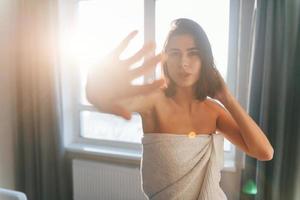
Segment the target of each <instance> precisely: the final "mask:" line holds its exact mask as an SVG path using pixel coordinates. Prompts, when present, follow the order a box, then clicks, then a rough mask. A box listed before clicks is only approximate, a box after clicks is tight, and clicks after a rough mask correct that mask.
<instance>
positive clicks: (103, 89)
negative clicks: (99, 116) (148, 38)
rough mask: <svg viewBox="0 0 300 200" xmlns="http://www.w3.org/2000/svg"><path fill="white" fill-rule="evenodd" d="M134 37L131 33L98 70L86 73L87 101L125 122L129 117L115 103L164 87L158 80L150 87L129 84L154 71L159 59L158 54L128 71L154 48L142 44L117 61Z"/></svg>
mask: <svg viewBox="0 0 300 200" xmlns="http://www.w3.org/2000/svg"><path fill="white" fill-rule="evenodd" d="M136 34H137V32H136V31H134V32H131V33H130V34H129V35H128V36H127V37H126V38H125V39H124V40H123V41H122V42H121V43H120V45H119V46H118V47H117V48H116V49H115V50H114V51H113V52H111V53H110V54H109V55H108V56H107V57H106V58H105V59H104V60H103V62H102V63H101V64H100V65H99V66H97V67H95V68H94V69H93V70H91V71H90V73H89V75H88V80H87V86H86V92H87V98H88V100H89V101H90V102H91V103H92V104H93V105H95V106H96V107H97V108H98V109H99V110H100V111H103V112H108V113H112V114H116V115H119V116H122V117H124V118H126V119H130V117H131V114H130V112H129V111H128V110H126V109H125V108H124V107H122V106H121V105H119V104H118V103H117V102H118V101H119V100H121V99H123V98H128V97H133V96H136V95H141V94H147V93H149V92H152V91H153V90H156V89H158V88H159V87H162V86H163V84H164V80H162V79H161V80H157V81H154V82H153V83H151V84H144V85H132V84H131V81H132V80H134V79H135V78H137V77H139V76H142V75H145V74H146V73H148V72H150V71H151V70H154V68H155V66H156V64H157V63H159V62H160V61H161V60H162V58H163V57H162V55H161V54H158V55H155V56H152V57H151V58H149V59H148V60H147V61H145V62H144V63H143V64H142V65H141V66H140V67H137V68H135V69H130V67H131V66H132V65H133V64H134V63H136V62H138V61H139V60H141V59H142V58H143V57H145V56H146V55H147V53H149V52H151V51H152V50H153V48H154V45H153V44H151V43H149V44H146V45H144V47H143V48H141V49H140V50H139V51H138V52H136V53H135V54H134V55H133V56H132V57H130V58H128V59H125V60H121V59H120V58H119V57H120V54H121V53H122V52H123V51H124V50H125V48H126V47H127V46H128V44H129V42H130V40H131V39H132V38H133V37H134V36H135V35H136Z"/></svg>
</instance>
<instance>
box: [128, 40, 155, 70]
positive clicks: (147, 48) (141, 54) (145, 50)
mask: <svg viewBox="0 0 300 200" xmlns="http://www.w3.org/2000/svg"><path fill="white" fill-rule="evenodd" d="M154 49H155V43H153V42H151V43H147V44H145V45H144V46H143V48H141V49H140V50H139V51H138V52H137V53H136V54H134V55H133V56H132V57H130V58H128V59H126V60H125V61H124V62H125V64H126V65H128V66H130V65H132V64H134V63H136V62H138V61H139V60H141V59H142V58H143V57H144V56H145V55H146V54H147V53H149V52H151V51H153V50H154Z"/></svg>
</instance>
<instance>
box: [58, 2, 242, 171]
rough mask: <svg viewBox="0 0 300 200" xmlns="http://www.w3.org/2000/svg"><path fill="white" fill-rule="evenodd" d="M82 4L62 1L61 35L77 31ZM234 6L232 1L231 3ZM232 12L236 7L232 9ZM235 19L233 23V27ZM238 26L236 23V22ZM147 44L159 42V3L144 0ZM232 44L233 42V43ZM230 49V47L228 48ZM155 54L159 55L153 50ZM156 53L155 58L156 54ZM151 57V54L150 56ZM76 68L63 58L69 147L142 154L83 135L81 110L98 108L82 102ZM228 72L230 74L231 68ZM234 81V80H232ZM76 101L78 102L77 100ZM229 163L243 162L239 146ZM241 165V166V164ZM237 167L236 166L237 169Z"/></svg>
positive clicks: (227, 156) (133, 146)
mask: <svg viewBox="0 0 300 200" xmlns="http://www.w3.org/2000/svg"><path fill="white" fill-rule="evenodd" d="M80 1H87V0H68V1H65V0H60V1H59V26H60V27H59V29H60V32H63V33H67V32H71V31H72V30H74V28H75V26H76V19H77V18H76V17H77V4H78V2H80ZM230 4H231V2H230ZM230 9H232V7H231V6H230ZM231 23H232V22H231V20H230V21H229V24H231ZM234 23H235V22H234ZM144 41H145V42H146V41H155V0H144ZM229 41H230V40H229ZM228 48H229V47H228ZM153 54H155V52H154V51H153ZM153 54H152V55H153ZM150 55H151V54H150ZM150 55H149V56H150ZM230 59H234V58H233V57H232V56H231V57H230V56H229V55H228V63H230ZM74 65H76V63H74V62H73V61H72V60H70V59H68V58H65V57H63V56H62V57H61V58H60V66H63V67H60V68H61V72H60V87H61V94H62V95H61V96H62V97H61V101H62V112H63V134H64V144H65V147H69V146H71V145H74V144H75V145H78V144H80V145H90V146H94V147H97V146H98V147H99V146H101V147H108V148H111V147H113V148H118V149H124V150H133V151H137V152H141V151H142V144H140V143H131V142H126V141H113V140H102V139H90V138H84V137H82V136H81V134H80V131H81V129H80V112H81V111H97V109H96V108H95V107H93V106H90V105H84V104H81V103H80V100H79V99H80V91H79V90H78V89H76V88H80V83H79V81H78V80H79V73H78V70H77V71H75V70H69V69H70V68H72V66H74ZM227 71H230V69H229V66H228V67H227ZM154 77H155V71H154V72H153V73H152V74H149V75H147V76H145V77H144V81H145V82H147V81H148V80H153V78H154ZM231 79H233V77H231ZM226 82H228V83H234V82H235V80H228V77H227V80H226ZM74 99H75V101H74ZM224 161H225V163H226V162H227V164H228V163H231V164H230V166H231V167H230V168H235V166H236V165H237V163H241V160H240V158H239V157H237V156H236V147H235V146H234V145H233V144H231V150H230V151H225V150H224ZM238 165H240V164H238ZM233 166H234V167H233Z"/></svg>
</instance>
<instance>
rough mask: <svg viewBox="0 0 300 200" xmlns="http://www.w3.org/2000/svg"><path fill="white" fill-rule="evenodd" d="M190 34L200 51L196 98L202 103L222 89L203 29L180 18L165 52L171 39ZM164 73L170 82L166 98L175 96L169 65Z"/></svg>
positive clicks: (164, 68) (169, 37)
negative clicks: (200, 64)
mask: <svg viewBox="0 0 300 200" xmlns="http://www.w3.org/2000/svg"><path fill="white" fill-rule="evenodd" d="M185 34H188V35H190V36H192V38H193V39H194V42H195V45H196V47H197V48H198V49H199V53H200V55H199V56H200V59H201V63H202V66H201V71H200V76H199V78H198V81H197V82H196V83H195V85H196V87H195V93H196V98H197V99H198V100H200V101H202V100H205V98H206V97H207V96H211V97H213V96H214V95H215V93H216V92H217V91H218V90H219V89H220V87H221V82H220V80H219V79H217V76H216V71H215V70H216V68H215V64H214V58H213V54H212V50H211V46H210V43H209V40H208V38H207V35H206V33H205V32H204V30H203V29H202V27H201V26H200V25H199V24H198V23H196V22H195V21H193V20H190V19H186V18H180V19H176V20H174V21H173V22H172V24H171V30H170V32H169V34H168V36H167V39H166V41H165V45H164V52H165V51H166V49H167V48H168V45H169V42H170V39H171V38H172V37H174V36H178V35H185ZM163 65H164V66H163V71H164V74H165V76H166V78H167V79H168V80H169V81H168V87H167V88H166V89H165V94H166V96H168V97H170V96H174V95H175V93H176V87H175V83H174V81H173V80H172V79H171V77H170V76H169V73H168V69H167V66H166V65H167V63H166V62H165V63H164V64H163Z"/></svg>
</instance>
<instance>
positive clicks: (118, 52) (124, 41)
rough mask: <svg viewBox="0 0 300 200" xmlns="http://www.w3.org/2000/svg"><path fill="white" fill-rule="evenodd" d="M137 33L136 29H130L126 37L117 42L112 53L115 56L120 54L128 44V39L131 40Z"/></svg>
mask: <svg viewBox="0 0 300 200" xmlns="http://www.w3.org/2000/svg"><path fill="white" fill-rule="evenodd" d="M137 33H138V31H137V30H135V31H132V32H131V33H129V34H128V35H127V37H126V38H125V39H123V41H122V42H121V43H120V44H119V46H118V47H117V48H116V49H115V50H114V51H113V53H114V54H115V55H116V56H120V55H121V53H122V52H123V51H124V50H125V49H126V47H127V46H128V44H129V42H130V40H132V39H133V38H134V37H135V36H136V34H137Z"/></svg>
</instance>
